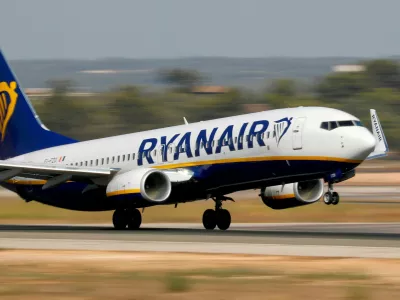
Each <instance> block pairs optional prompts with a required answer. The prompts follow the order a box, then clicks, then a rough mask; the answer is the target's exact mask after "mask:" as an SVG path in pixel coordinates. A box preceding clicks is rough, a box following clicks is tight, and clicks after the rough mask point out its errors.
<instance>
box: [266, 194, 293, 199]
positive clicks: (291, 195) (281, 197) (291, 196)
mask: <svg viewBox="0 0 400 300" xmlns="http://www.w3.org/2000/svg"><path fill="white" fill-rule="evenodd" d="M269 198H271V199H273V200H284V199H290V198H295V195H294V194H287V195H279V196H271V197H269Z"/></svg>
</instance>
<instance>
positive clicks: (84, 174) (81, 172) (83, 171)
mask: <svg viewBox="0 0 400 300" xmlns="http://www.w3.org/2000/svg"><path fill="white" fill-rule="evenodd" d="M118 171H119V169H105V168H102V169H100V168H87V167H83V168H82V167H74V166H60V165H58V166H52V165H48V164H47V165H44V164H33V163H22V162H9V161H4V160H0V182H3V181H7V180H10V179H12V178H14V177H22V178H30V179H41V180H46V183H45V185H44V187H43V188H44V189H46V188H49V187H52V186H55V185H58V184H60V183H63V182H66V181H81V182H91V181H90V180H91V179H97V178H101V177H108V176H111V175H114V174H115V173H116V172H118ZM18 181H19V179H14V180H13V183H18Z"/></svg>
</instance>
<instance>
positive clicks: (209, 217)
mask: <svg viewBox="0 0 400 300" xmlns="http://www.w3.org/2000/svg"><path fill="white" fill-rule="evenodd" d="M203 226H204V228H205V229H207V230H213V229H214V228H215V227H216V226H217V214H216V212H215V210H213V209H207V210H206V211H205V212H204V213H203Z"/></svg>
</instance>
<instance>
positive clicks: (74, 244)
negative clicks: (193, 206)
mask: <svg viewBox="0 0 400 300" xmlns="http://www.w3.org/2000/svg"><path fill="white" fill-rule="evenodd" d="M0 241H1V243H0V244H1V247H2V248H3V249H35V250H38V249H41V250H102V251H136V252H189V253H221V254H222V253H224V254H253V255H280V256H308V257H310V256H313V257H359V258H400V251H399V250H400V249H399V248H398V247H364V246H336V245H334V246H332V245H329V246H324V245H289V244H248V243H214V242H211V243H207V242H166V241H119V240H90V241H89V240H86V241H82V240H75V239H29V238H28V239H20V238H1V239H0Z"/></svg>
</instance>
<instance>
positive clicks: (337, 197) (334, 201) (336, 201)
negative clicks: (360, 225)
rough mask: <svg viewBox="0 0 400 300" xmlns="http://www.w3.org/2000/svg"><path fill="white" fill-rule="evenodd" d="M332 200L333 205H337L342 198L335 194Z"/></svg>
mask: <svg viewBox="0 0 400 300" xmlns="http://www.w3.org/2000/svg"><path fill="white" fill-rule="evenodd" d="M331 198H332V204H333V205H337V204H338V203H339V200H340V197H339V194H338V193H337V192H333V193H332V196H331Z"/></svg>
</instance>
